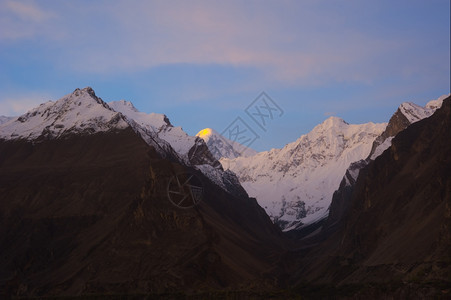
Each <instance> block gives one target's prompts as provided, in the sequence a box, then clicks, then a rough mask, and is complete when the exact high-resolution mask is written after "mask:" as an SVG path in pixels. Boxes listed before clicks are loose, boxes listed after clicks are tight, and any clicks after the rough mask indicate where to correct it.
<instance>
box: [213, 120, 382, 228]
mask: <svg viewBox="0 0 451 300" xmlns="http://www.w3.org/2000/svg"><path fill="white" fill-rule="evenodd" d="M386 125H387V124H386V123H383V124H374V123H367V124H361V125H350V124H348V123H346V122H345V121H344V120H342V119H340V118H337V117H330V118H328V119H327V120H325V121H324V122H323V123H322V124H319V125H317V126H316V127H315V128H314V129H313V130H312V131H311V132H310V133H308V134H306V135H303V136H301V137H300V138H299V139H298V140H297V141H295V142H293V143H290V144H287V145H286V146H285V147H284V148H282V149H272V150H271V151H267V152H260V153H258V154H256V155H254V156H251V157H238V158H234V159H227V158H223V159H221V160H220V162H221V164H222V165H223V167H224V168H225V169H230V170H231V171H233V172H235V173H236V174H237V176H238V178H239V180H240V182H241V184H242V185H243V187H244V188H245V190H246V191H247V192H248V194H249V195H250V196H251V197H255V198H256V199H257V201H258V203H259V204H260V206H262V207H263V208H264V209H265V210H266V212H267V213H268V215H269V216H270V217H271V219H272V220H273V221H274V222H276V223H277V224H279V225H280V226H281V227H282V228H283V229H285V230H288V229H289V228H290V227H292V226H297V225H299V223H303V224H309V223H312V222H314V221H316V220H319V219H321V218H323V217H324V216H326V215H327V209H328V207H329V205H330V202H331V199H332V194H333V192H334V191H335V189H336V188H337V187H338V186H339V184H340V181H341V179H342V177H343V175H344V174H345V172H346V169H347V168H348V166H349V165H350V164H351V163H352V162H354V161H358V160H360V159H364V158H366V157H367V156H368V154H369V152H370V150H371V146H372V143H373V141H374V139H375V138H376V137H377V136H378V135H380V134H381V133H382V132H383V131H384V129H385V127H386Z"/></svg>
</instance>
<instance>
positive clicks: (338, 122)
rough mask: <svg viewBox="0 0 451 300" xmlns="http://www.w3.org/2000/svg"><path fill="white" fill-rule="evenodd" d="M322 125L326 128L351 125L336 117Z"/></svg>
mask: <svg viewBox="0 0 451 300" xmlns="http://www.w3.org/2000/svg"><path fill="white" fill-rule="evenodd" d="M321 124H322V125H324V126H326V127H335V126H340V125H349V124H348V123H347V122H346V121H345V120H343V119H342V118H339V117H335V116H330V117H329V118H327V119H326V120H324V122H323V123H321Z"/></svg>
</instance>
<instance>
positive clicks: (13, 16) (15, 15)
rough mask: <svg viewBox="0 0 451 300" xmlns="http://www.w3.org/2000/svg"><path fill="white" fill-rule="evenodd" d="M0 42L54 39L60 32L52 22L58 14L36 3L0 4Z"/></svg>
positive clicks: (3, 2)
mask: <svg viewBox="0 0 451 300" xmlns="http://www.w3.org/2000/svg"><path fill="white" fill-rule="evenodd" d="M0 11H1V13H0V26H1V28H2V30H1V31H0V41H1V40H3V41H4V42H5V40H6V41H16V40H20V39H28V38H36V37H44V38H46V39H48V38H52V37H54V36H55V35H56V32H58V31H59V29H58V27H52V26H51V25H52V24H51V23H50V22H51V21H52V20H54V19H56V14H55V13H54V12H52V11H50V10H49V9H42V8H41V7H40V6H39V5H38V3H35V2H34V1H11V0H9V1H2V2H0Z"/></svg>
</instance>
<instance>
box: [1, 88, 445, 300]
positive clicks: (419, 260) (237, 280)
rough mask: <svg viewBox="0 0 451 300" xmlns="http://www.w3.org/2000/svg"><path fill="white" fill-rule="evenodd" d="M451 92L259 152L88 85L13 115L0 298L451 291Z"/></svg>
mask: <svg viewBox="0 0 451 300" xmlns="http://www.w3.org/2000/svg"><path fill="white" fill-rule="evenodd" d="M450 102H451V99H450V97H449V96H442V97H440V98H439V99H437V100H433V101H430V102H429V103H428V104H427V105H426V106H425V107H421V106H418V105H415V104H413V103H409V102H405V103H402V104H401V105H400V106H399V108H398V110H397V111H396V112H395V113H394V115H393V116H392V117H391V118H390V120H389V122H388V123H382V124H374V123H367V124H359V125H353V124H348V123H346V122H345V121H344V120H342V119H340V118H338V117H330V118H328V119H327V120H325V121H324V122H323V123H321V124H319V125H318V126H316V127H315V128H314V129H313V130H312V131H311V132H310V133H308V134H305V135H303V136H301V137H300V138H299V139H298V140H296V141H295V142H293V143H289V144H287V145H286V146H285V147H283V148H282V149H273V150H271V151H266V152H260V153H256V152H255V151H253V150H252V149H249V148H247V147H245V146H242V145H240V144H238V143H236V142H234V141H231V140H228V139H226V138H224V137H222V136H221V135H220V134H219V133H217V132H216V131H214V130H213V129H210V128H206V129H204V130H201V131H200V132H199V133H198V134H197V135H196V136H194V137H193V136H189V135H188V134H186V133H185V132H184V131H183V130H182V128H181V127H174V126H173V125H172V124H171V123H170V121H169V118H168V117H167V116H165V115H162V114H153V113H151V114H146V113H142V112H139V111H138V110H137V109H136V108H135V107H134V106H133V104H132V103H131V102H128V101H125V100H120V101H114V102H108V103H107V102H105V101H103V100H102V99H101V98H99V97H98V96H97V95H96V94H95V92H94V91H93V89H91V88H89V87H88V88H84V89H76V90H75V91H74V92H73V93H71V94H68V95H66V96H64V97H62V98H61V99H60V100H58V101H55V102H53V101H49V102H46V103H43V104H41V105H40V106H39V107H37V108H35V109H32V110H30V111H29V112H27V113H26V114H24V115H22V116H19V117H14V118H11V117H2V118H0V120H1V123H0V183H1V185H0V245H2V247H0V266H1V267H0V296H1V297H4V298H7V297H41V296H47V297H49V296H55V297H58V296H79V297H85V296H89V295H109V296H112V295H129V296H131V297H141V296H143V295H151V296H152V295H153V296H158V297H161V296H164V295H166V296H167V297H169V298H174V297H177V295H179V294H178V293H183V294H186V293H188V294H192V295H194V296H196V295H198V296H199V297H210V298H212V297H213V298H218V297H219V298H221V297H222V298H224V297H226V298H227V297H232V296H233V297H235V298H236V297H238V298H239V297H241V298H243V297H244V298H248V297H254V298H262V297H267V296H268V295H271V294H272V295H273V296H274V298H281V299H285V298H287V297H295V296H296V297H297V296H299V295H301V296H303V297H304V296H306V297H307V298H308V297H312V298H323V296H324V295H328V296H330V295H341V296H343V297H347V296H349V295H351V296H356V297H357V298H358V297H370V298H379V297H385V296H387V295H389V296H392V295H398V296H400V297H401V298H411V297H409V295H410V296H411V295H416V296H418V295H421V296H422V297H423V296H424V297H428V296H431V295H432V296H437V295H438V296H440V295H445V297H446V296H447V295H448V296H449V294H450V290H449V289H446V288H445V287H446V286H447V285H448V283H449V277H447V276H449V274H450V273H449V272H450V267H451V263H450V261H451V260H450V257H449V251H448V250H449V249H450V245H451V242H450V241H451V238H450V236H451V234H450V232H451V230H450V226H449V224H450V222H449V221H450V218H451V214H450V213H449V208H450V207H451V203H450V199H451V196H450V195H451V194H450V193H451V189H450V187H451V182H450V178H451V174H450V173H449V170H451V166H450V164H451V162H450V160H449V153H450V151H451V146H450V144H451V133H450V130H451V126H450V124H449V123H450V120H451V117H450V106H451V103H450ZM193 180H194V181H195V182H196V184H195V185H193V183H192V182H193ZM174 183H176V185H175V186H176V187H179V188H180V189H179V190H177V191H174V190H172V187H174V185H173V184H174ZM171 184H172V185H171ZM174 193H175V194H176V195H179V196H180V197H183V199H185V198H186V197H188V198H189V197H191V199H194V198H196V197H197V198H196V199H201V201H199V202H198V203H197V205H195V206H194V207H191V208H189V207H186V208H180V207H179V206H177V205H173V200H171V196H173V195H174ZM249 196H251V197H249ZM182 202H183V200H182V201H181V202H179V203H178V204H181V203H182ZM281 229H283V230H284V231H286V232H285V233H283V232H282V231H281ZM380 286H383V287H384V288H383V289H382V290H381V289H379V288H378V287H380ZM318 287H320V288H318ZM350 287H351V288H350ZM323 291H324V293H326V294H324V293H323ZM230 293H232V294H230ZM398 298H399V297H398Z"/></svg>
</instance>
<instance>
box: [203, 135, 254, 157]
mask: <svg viewBox="0 0 451 300" xmlns="http://www.w3.org/2000/svg"><path fill="white" fill-rule="evenodd" d="M196 136H197V137H200V138H201V139H203V140H204V141H205V143H206V144H207V146H208V149H210V152H211V154H213V156H214V157H215V158H216V159H218V160H219V159H220V158H223V157H224V158H237V157H240V156H244V157H248V156H252V155H255V154H257V151H255V150H254V149H251V148H248V147H246V146H244V145H241V144H240V143H237V142H234V141H231V140H229V139H227V138H225V137H223V136H222V135H221V134H219V133H218V132H217V131H216V130H214V129H211V128H205V129H202V130H201V131H199V132H198V133H197V134H196Z"/></svg>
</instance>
